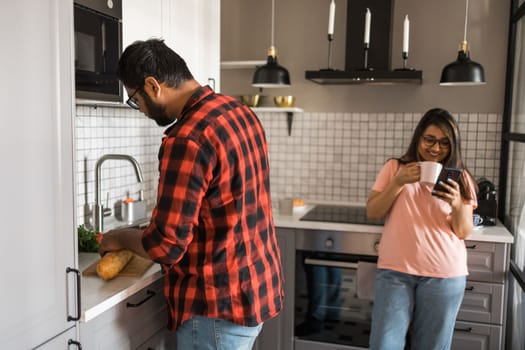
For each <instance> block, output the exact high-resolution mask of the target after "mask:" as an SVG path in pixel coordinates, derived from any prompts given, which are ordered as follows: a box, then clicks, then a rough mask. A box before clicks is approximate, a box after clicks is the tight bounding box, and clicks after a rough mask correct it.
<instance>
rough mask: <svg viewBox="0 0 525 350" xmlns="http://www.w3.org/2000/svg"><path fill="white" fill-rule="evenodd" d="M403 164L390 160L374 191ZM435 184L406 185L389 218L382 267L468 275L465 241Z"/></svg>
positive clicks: (381, 245)
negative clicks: (438, 196) (453, 226)
mask: <svg viewBox="0 0 525 350" xmlns="http://www.w3.org/2000/svg"><path fill="white" fill-rule="evenodd" d="M399 167H400V165H399V162H398V161H397V160H395V159H391V160H389V161H387V163H386V164H385V165H384V166H383V168H382V169H381V170H380V172H379V174H378V176H377V179H376V181H375V183H374V185H373V186H372V191H376V192H383V191H384V189H385V188H386V186H387V185H388V184H389V183H390V182H391V181H392V179H393V177H394V176H395V175H396V173H397V171H398V170H399ZM469 181H471V180H470V179H469ZM432 187H433V185H432V184H426V183H421V182H415V183H411V184H405V185H404V186H403V189H402V190H401V192H400V193H399V195H398V197H397V198H396V199H395V201H394V203H393V204H392V207H391V208H390V211H389V212H388V213H387V216H386V218H385V225H384V229H383V233H382V236H381V242H380V243H379V259H378V262H377V265H378V268H381V269H390V270H395V271H399V272H403V273H407V274H411V275H417V276H426V277H438V278H447V277H458V276H465V275H468V270H467V251H466V248H465V244H464V242H463V240H461V239H459V238H458V237H457V236H456V235H455V234H454V231H453V230H452V227H451V225H450V221H451V215H450V214H451V207H450V205H449V204H448V203H447V202H445V201H444V200H442V199H439V198H437V197H435V196H432V194H431V192H432ZM470 188H474V187H473V186H470ZM472 198H476V196H475V193H474V194H473V196H472ZM468 204H470V205H473V206H474V207H475V206H476V205H477V202H476V201H475V200H469V201H468Z"/></svg>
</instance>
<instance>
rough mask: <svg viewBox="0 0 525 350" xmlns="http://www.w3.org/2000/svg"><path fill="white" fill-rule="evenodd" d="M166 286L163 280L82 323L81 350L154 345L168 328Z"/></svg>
mask: <svg viewBox="0 0 525 350" xmlns="http://www.w3.org/2000/svg"><path fill="white" fill-rule="evenodd" d="M108 283H111V282H108ZM163 283H164V280H163V279H162V278H161V279H159V280H157V281H156V282H154V283H153V284H151V285H149V286H148V287H146V288H144V289H142V290H140V291H138V292H137V293H135V294H134V295H132V296H130V297H128V298H127V299H126V300H124V301H122V302H120V303H119V304H117V305H116V306H114V307H112V308H111V309H109V310H107V311H105V312H104V313H102V314H101V315H99V316H98V317H96V318H95V319H93V320H91V321H88V322H82V323H81V324H80V342H81V344H82V347H83V348H84V349H87V350H106V349H115V350H119V349H137V348H140V347H141V346H142V345H143V344H144V343H145V342H147V341H152V340H151V339H152V337H153V336H154V335H156V334H158V333H159V332H162V330H164V329H165V327H166V320H167V316H168V314H167V309H166V301H165V299H164V295H163ZM161 340H162V339H158V338H157V341H161ZM152 342H153V341H152Z"/></svg>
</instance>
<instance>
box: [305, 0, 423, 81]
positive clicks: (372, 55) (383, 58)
mask: <svg viewBox="0 0 525 350" xmlns="http://www.w3.org/2000/svg"><path fill="white" fill-rule="evenodd" d="M393 3H394V0H351V1H350V0H349V1H348V5H347V15H346V31H347V33H346V52H345V53H346V56H345V69H344V70H337V69H320V70H315V71H314V70H310V71H306V72H305V78H306V79H308V80H311V81H313V82H315V83H318V84H368V85H371V84H375V85H391V84H400V83H408V84H421V83H422V80H423V72H422V71H420V70H415V69H391V64H390V58H391V51H392V50H391V41H392V40H391V39H392V33H391V29H392V12H393V11H392V7H393ZM367 8H368V9H370V12H371V14H372V21H371V30H370V47H369V49H368V55H367V68H368V69H365V68H364V62H365V54H364V44H363V33H364V24H365V12H366V9H367ZM399 55H401V52H399Z"/></svg>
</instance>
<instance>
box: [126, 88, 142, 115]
mask: <svg viewBox="0 0 525 350" xmlns="http://www.w3.org/2000/svg"><path fill="white" fill-rule="evenodd" d="M139 90H140V88H137V89H136V90H135V92H134V93H132V94H131V96H130V97H129V98H128V99H127V101H126V103H127V105H128V106H130V107H131V108H133V109H136V110H139V109H140V106H139V101H137V99H135V98H134V97H133V96H135V95H136V94H137V92H139Z"/></svg>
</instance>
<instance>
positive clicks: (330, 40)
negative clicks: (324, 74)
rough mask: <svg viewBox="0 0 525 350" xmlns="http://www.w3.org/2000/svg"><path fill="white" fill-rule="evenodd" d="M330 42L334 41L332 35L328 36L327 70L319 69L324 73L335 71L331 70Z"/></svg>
mask: <svg viewBox="0 0 525 350" xmlns="http://www.w3.org/2000/svg"><path fill="white" fill-rule="evenodd" d="M332 41H334V35H333V34H328V68H324V69H321V70H324V71H327V70H335V69H334V68H332Z"/></svg>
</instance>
